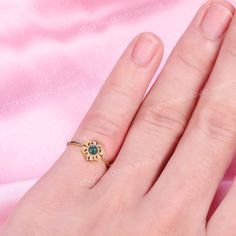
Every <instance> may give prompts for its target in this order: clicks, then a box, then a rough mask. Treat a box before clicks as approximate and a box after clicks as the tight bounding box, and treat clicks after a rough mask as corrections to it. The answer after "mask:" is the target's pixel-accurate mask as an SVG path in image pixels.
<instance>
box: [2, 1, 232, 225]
mask: <svg viewBox="0 0 236 236" xmlns="http://www.w3.org/2000/svg"><path fill="white" fill-rule="evenodd" d="M233 2H234V3H236V0H234V1H233ZM202 3H203V0H191V1H190V0H159V1H154V0H130V1H127V0H120V1H118V0H103V1H102V0H21V1H16V0H0V57H1V59H0V76H1V77H0V228H1V225H3V224H4V221H5V219H6V217H7V215H8V214H9V213H10V211H11V210H12V209H13V207H14V205H15V204H16V202H17V200H18V199H19V198H20V197H21V196H22V195H23V194H24V193H25V191H26V190H27V189H29V187H30V186H31V185H32V184H33V183H34V182H35V181H36V180H37V179H38V178H39V177H40V176H41V175H42V174H43V173H45V171H46V170H47V169H48V168H49V167H50V166H51V165H52V164H53V163H54V161H55V160H56V159H57V158H58V156H59V155H60V153H61V152H62V151H63V150H64V148H65V143H66V141H67V140H68V139H70V137H71V135H72V134H73V132H74V131H75V129H76V127H77V126H78V124H79V122H80V121H81V119H82V117H83V115H84V114H85V112H86V111H87V109H88V107H89V105H90V104H91V102H92V101H93V99H94V97H95V95H96V93H97V92H98V90H99V88H100V86H101V84H102V83H103V81H104V79H105V78H106V76H107V75H108V73H109V72H110V70H111V68H112V66H113V64H114V63H115V61H116V60H117V58H118V57H119V55H120V53H121V52H122V51H123V49H124V48H125V46H126V45H127V43H128V42H129V41H130V40H131V39H132V38H133V37H134V36H135V35H136V34H138V33H140V32H142V31H151V32H154V33H156V34H157V35H159V36H160V37H161V38H162V39H163V41H164V43H165V58H166V56H167V55H168V54H169V52H170V50H171V48H172V47H173V45H174V43H175V42H176V41H177V39H178V37H179V36H180V35H181V33H182V32H183V31H184V29H185V27H186V26H187V24H188V23H189V21H190V19H191V17H192V16H193V14H194V13H195V12H196V10H197V8H198V7H199V6H200V5H201V4H202ZM235 166H236V165H235ZM233 173H235V170H234V168H232V169H231V171H230V173H229V174H228V175H227V177H226V178H225V182H224V183H223V187H224V188H225V187H227V186H228V184H229V181H230V179H231V178H232V176H233ZM224 188H222V189H224ZM220 195H221V194H220ZM220 195H219V196H220Z"/></svg>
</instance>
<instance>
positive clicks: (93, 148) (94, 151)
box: [88, 145, 98, 155]
mask: <svg viewBox="0 0 236 236" xmlns="http://www.w3.org/2000/svg"><path fill="white" fill-rule="evenodd" d="M88 152H89V154H91V155H96V154H97V153H98V147H97V146H96V145H90V146H89V148H88Z"/></svg>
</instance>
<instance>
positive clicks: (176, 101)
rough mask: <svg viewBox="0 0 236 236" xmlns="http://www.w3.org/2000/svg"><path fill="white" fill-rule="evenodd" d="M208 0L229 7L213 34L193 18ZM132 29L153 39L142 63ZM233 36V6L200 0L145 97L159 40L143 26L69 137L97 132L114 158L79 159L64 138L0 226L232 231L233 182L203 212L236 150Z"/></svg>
mask: <svg viewBox="0 0 236 236" xmlns="http://www.w3.org/2000/svg"><path fill="white" fill-rule="evenodd" d="M210 4H218V5H221V6H224V7H225V8H227V9H228V13H229V16H232V21H230V22H229V24H230V25H229V28H228V26H227V32H226V33H225V34H222V35H220V36H217V37H215V36H214V37H209V35H206V34H205V33H204V30H203V29H202V28H201V21H202V18H203V17H204V15H205V13H206V10H207V9H208V8H209V6H210ZM140 39H145V40H146V43H147V42H150V41H152V42H153V43H154V44H153V45H152V47H153V48H155V54H153V55H152V58H151V60H149V62H148V63H143V61H142V60H144V59H143V58H144V57H145V56H144V57H143V58H142V57H141V58H140V57H139V58H138V61H137V58H136V62H135V63H134V61H135V60H134V57H135V56H137V55H135V54H133V51H134V48H135V47H136V45H137V43H138V41H139V40H140ZM235 39H236V16H234V8H233V6H232V5H231V4H229V3H227V2H225V1H220V0H219V1H214V2H212V1H211V2H207V3H206V4H204V5H203V6H202V7H201V8H200V9H199V11H198V13H197V14H196V16H195V17H194V19H193V21H192V22H191V24H190V26H189V27H188V29H187V30H186V32H185V33H184V34H183V36H182V37H181V39H180V40H179V42H178V43H177V45H176V47H175V48H174V50H173V52H172V53H171V55H170V57H169V59H168V60H167V62H166V65H165V66H164V68H163V70H162V71H161V73H160V74H159V76H158V79H157V80H156V81H155V83H154V84H153V86H152V87H151V89H150V91H149V92H148V93H147V94H146V96H145V98H144V99H143V97H144V95H145V92H146V90H147V88H148V85H149V83H150V81H151V79H152V77H153V76H154V74H155V72H156V70H157V68H158V66H159V64H160V61H161V58H162V54H163V44H162V42H161V40H160V39H159V38H158V37H157V36H155V35H153V34H151V33H142V34H140V35H138V36H137V37H135V38H134V39H133V40H132V42H131V43H130V44H129V46H128V47H127V49H126V50H125V52H124V53H123V55H122V56H121V58H120V59H119V60H118V62H117V64H116V66H115V67H114V69H113V71H112V72H111V74H110V75H109V77H108V79H107V80H106V82H105V83H104V85H103V86H102V88H101V90H100V92H99V94H98V95H97V97H96V100H95V101H94V103H93V105H92V107H91V108H90V109H89V111H88V113H87V114H86V116H85V118H84V119H83V121H82V123H81V124H80V126H79V128H78V130H77V131H76V133H75V135H74V137H73V140H88V139H91V138H96V139H98V140H100V141H101V142H102V144H103V146H104V148H105V158H106V159H107V160H109V161H110V162H112V166H111V167H110V168H109V169H107V168H106V166H105V164H104V163H103V162H102V161H98V162H92V163H91V162H87V161H85V160H84V158H83V156H82V154H81V153H80V151H79V149H78V147H74V146H68V147H67V149H66V150H65V151H64V153H63V154H62V155H61V157H60V158H59V159H58V161H57V162H56V163H55V165H54V166H53V167H52V168H51V169H50V170H49V171H48V172H47V173H46V174H45V175H44V176H43V177H42V178H41V179H40V180H39V181H38V182H37V183H36V184H35V186H33V188H32V189H31V190H30V191H29V192H28V193H27V194H26V195H25V196H24V197H23V199H22V200H21V201H20V203H19V204H18V206H17V207H16V209H15V211H14V212H13V214H12V215H11V217H10V218H9V220H8V223H7V225H6V227H5V229H4V230H3V232H2V234H1V235H2V236H15V235H17V236H23V235H24V236H28V235H29V236H51V235H57V236H78V235H79V236H85V235H86V236H88V235H89V236H95V235H96V236H100V235H101V236H110V235H112V236H126V235H131V234H133V235H136V236H143V235H147V236H154V235H155V236H162V235H168V236H178V235H181V236H185V235H186V236H219V235H224V236H233V235H235V232H236V221H235V219H236V206H235V204H234V202H235V199H236V183H233V185H232V187H231V189H230V191H229V192H228V194H227V195H226V197H225V199H224V200H223V201H222V202H221V204H220V205H219V207H218V208H217V209H216V211H215V212H214V213H213V214H212V215H211V216H210V217H208V215H209V209H210V206H211V203H212V200H213V198H214V195H215V193H216V191H217V187H218V185H219V183H220V181H221V179H222V177H223V176H224V174H225V172H226V170H227V168H228V167H229V165H230V163H231V161H232V158H233V156H234V153H235V140H236V125H235V124H236V102H235V99H234V96H235V94H236V78H235V74H236V44H235ZM196 45H197V46H196ZM199 45H201V46H200V47H199ZM153 48H151V49H153ZM151 49H150V50H151ZM203 91H205V92H203ZM193 94H194V95H195V96H192V95H193Z"/></svg>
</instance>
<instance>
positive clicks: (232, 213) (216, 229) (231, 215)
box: [207, 180, 236, 236]
mask: <svg viewBox="0 0 236 236" xmlns="http://www.w3.org/2000/svg"><path fill="white" fill-rule="evenodd" d="M235 199H236V180H234V182H233V184H232V186H231V189H230V191H229V193H228V194H227V195H226V197H225V199H224V200H223V201H222V202H221V204H220V206H219V207H218V208H217V210H216V211H215V213H214V214H213V215H212V217H211V218H210V220H209V222H208V226H207V231H208V235H210V236H218V235H225V236H234V235H235V232H236V224H235V219H236V205H235Z"/></svg>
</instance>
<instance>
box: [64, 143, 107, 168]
mask: <svg viewBox="0 0 236 236" xmlns="http://www.w3.org/2000/svg"><path fill="white" fill-rule="evenodd" d="M69 145H72V146H77V147H80V148H81V149H80V150H81V152H82V154H83V157H84V159H85V160H86V161H100V160H101V161H103V162H104V163H105V165H106V166H107V167H110V163H109V162H108V161H107V160H106V159H104V149H103V147H102V145H101V144H100V143H99V142H98V141H96V140H88V141H85V142H83V143H81V142H77V141H73V140H72V141H70V142H68V143H67V146H69Z"/></svg>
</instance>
